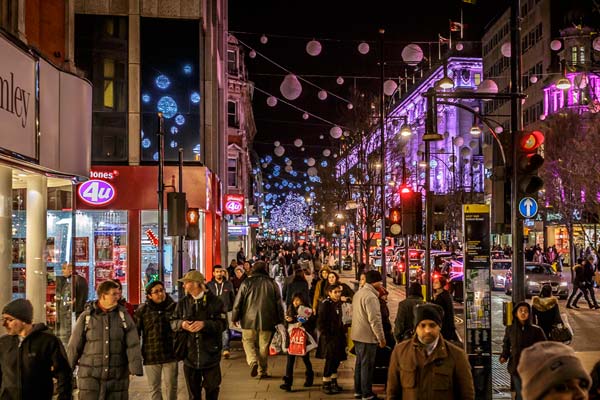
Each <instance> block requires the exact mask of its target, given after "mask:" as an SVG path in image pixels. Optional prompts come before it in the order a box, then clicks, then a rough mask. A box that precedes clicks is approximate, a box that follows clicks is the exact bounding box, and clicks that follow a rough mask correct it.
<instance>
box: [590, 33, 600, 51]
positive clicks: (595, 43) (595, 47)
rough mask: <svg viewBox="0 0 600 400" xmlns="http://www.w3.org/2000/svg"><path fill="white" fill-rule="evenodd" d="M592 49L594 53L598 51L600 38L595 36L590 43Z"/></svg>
mask: <svg viewBox="0 0 600 400" xmlns="http://www.w3.org/2000/svg"><path fill="white" fill-rule="evenodd" d="M592 47H593V48H594V50H596V51H600V36H596V38H595V39H594V40H593V41H592Z"/></svg>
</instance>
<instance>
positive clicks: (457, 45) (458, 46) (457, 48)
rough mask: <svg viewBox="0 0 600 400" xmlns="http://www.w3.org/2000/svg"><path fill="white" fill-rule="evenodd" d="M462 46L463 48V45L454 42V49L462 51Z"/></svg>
mask: <svg viewBox="0 0 600 400" xmlns="http://www.w3.org/2000/svg"><path fill="white" fill-rule="evenodd" d="M464 48H465V46H464V45H463V44H462V43H457V44H456V50H458V51H463V49H464Z"/></svg>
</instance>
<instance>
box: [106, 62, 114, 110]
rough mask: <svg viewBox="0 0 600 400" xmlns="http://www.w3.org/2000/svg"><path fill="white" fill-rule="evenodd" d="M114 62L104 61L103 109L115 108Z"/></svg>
mask: <svg viewBox="0 0 600 400" xmlns="http://www.w3.org/2000/svg"><path fill="white" fill-rule="evenodd" d="M114 79H115V60H111V59H108V58H105V59H104V107H106V108H110V109H113V108H114V107H115V81H114Z"/></svg>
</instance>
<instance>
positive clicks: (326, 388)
mask: <svg viewBox="0 0 600 400" xmlns="http://www.w3.org/2000/svg"><path fill="white" fill-rule="evenodd" d="M321 391H322V392H323V393H325V394H335V393H336V392H334V391H333V390H332V389H331V381H327V382H325V381H323V386H321Z"/></svg>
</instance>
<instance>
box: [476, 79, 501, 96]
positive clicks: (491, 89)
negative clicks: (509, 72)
mask: <svg viewBox="0 0 600 400" xmlns="http://www.w3.org/2000/svg"><path fill="white" fill-rule="evenodd" d="M477 92H478V93H487V94H496V93H498V84H497V83H496V82H495V81H494V80H492V79H485V80H484V81H483V82H481V83H480V84H479V86H477Z"/></svg>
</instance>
